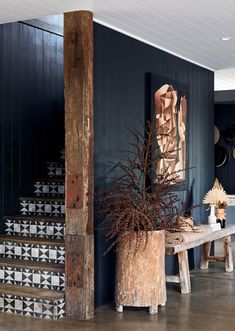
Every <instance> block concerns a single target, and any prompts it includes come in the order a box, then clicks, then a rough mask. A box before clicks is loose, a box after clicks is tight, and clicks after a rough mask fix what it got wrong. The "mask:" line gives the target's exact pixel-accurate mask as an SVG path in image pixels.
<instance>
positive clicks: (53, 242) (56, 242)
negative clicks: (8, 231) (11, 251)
mask: <svg viewBox="0 0 235 331" xmlns="http://www.w3.org/2000/svg"><path fill="white" fill-rule="evenodd" d="M1 241H12V242H15V243H16V242H17V243H26V244H34V245H48V246H64V245H65V242H64V240H63V239H48V238H38V237H24V236H7V235H0V242H1Z"/></svg>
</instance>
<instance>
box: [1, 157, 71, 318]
mask: <svg viewBox="0 0 235 331" xmlns="http://www.w3.org/2000/svg"><path fill="white" fill-rule="evenodd" d="M64 176H65V167H64V152H62V154H61V158H60V161H59V162H50V163H47V179H41V180H40V179H39V180H37V181H36V182H35V183H34V194H35V196H34V197H26V198H20V210H21V215H17V216H7V217H5V218H4V220H5V234H4V235H0V311H1V312H7V313H16V314H20V315H27V316H33V317H43V318H50V319H58V318H61V317H64V316H65V297H64V285H65V284H64V283H65V273H64V263H65V246H64V234H65V219H64V217H65V206H64V192H65V189H64Z"/></svg>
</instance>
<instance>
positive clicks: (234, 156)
mask: <svg viewBox="0 0 235 331" xmlns="http://www.w3.org/2000/svg"><path fill="white" fill-rule="evenodd" d="M232 156H233V159H234V160H235V147H233V150H232Z"/></svg>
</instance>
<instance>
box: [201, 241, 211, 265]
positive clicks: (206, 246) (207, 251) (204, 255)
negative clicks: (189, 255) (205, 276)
mask: <svg viewBox="0 0 235 331" xmlns="http://www.w3.org/2000/svg"><path fill="white" fill-rule="evenodd" d="M210 250H211V242H210V241H208V242H206V243H204V244H203V246H202V256H201V265H200V269H208V266H209V261H208V256H210Z"/></svg>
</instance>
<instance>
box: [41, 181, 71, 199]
mask: <svg viewBox="0 0 235 331" xmlns="http://www.w3.org/2000/svg"><path fill="white" fill-rule="evenodd" d="M34 193H35V195H36V196H52V197H54V196H61V197H64V193H65V191H64V183H63V182H58V181H56V180H53V181H47V180H41V181H37V182H35V183H34Z"/></svg>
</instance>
